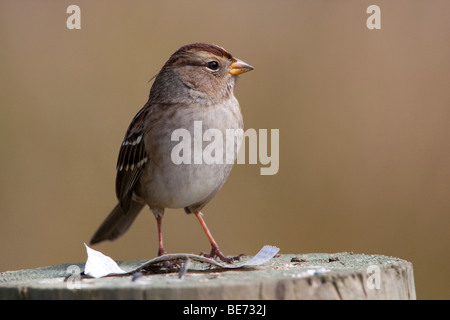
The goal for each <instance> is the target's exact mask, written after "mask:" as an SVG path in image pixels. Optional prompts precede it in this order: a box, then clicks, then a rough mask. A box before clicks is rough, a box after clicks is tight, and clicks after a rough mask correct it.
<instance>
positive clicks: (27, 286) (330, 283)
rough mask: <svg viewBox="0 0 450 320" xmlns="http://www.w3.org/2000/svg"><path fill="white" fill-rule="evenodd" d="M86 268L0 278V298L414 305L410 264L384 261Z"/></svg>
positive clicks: (341, 258) (306, 259)
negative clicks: (181, 269)
mask: <svg viewBox="0 0 450 320" xmlns="http://www.w3.org/2000/svg"><path fill="white" fill-rule="evenodd" d="M249 258H250V257H244V259H249ZM142 263H143V261H133V262H123V263H119V266H120V267H121V268H123V269H124V270H126V269H127V268H128V269H132V268H134V267H136V266H138V265H140V264H142ZM83 269H84V263H77V264H61V265H55V266H49V267H42V268H37V269H29V270H18V271H6V272H2V273H0V299H189V300H195V299H233V300H241V299H257V300H260V299H416V292H415V286H414V276H413V267H412V264H411V263H410V262H408V261H405V260H402V259H400V258H395V257H388V256H383V255H366V254H354V253H348V252H343V253H334V254H328V253H310V254H282V255H277V256H276V257H275V258H273V259H272V260H271V261H269V262H268V263H266V264H265V265H262V266H258V267H253V268H241V269H226V270H225V269H220V268H217V267H211V266H210V265H205V264H203V263H199V262H196V261H191V262H190V263H189V266H188V271H187V272H186V273H185V274H184V276H183V277H182V278H181V279H180V278H179V274H178V272H171V273H157V274H143V275H141V276H139V277H136V276H133V275H127V276H117V277H105V278H99V279H94V278H85V277H83V276H81V275H80V273H81V272H82V271H83Z"/></svg>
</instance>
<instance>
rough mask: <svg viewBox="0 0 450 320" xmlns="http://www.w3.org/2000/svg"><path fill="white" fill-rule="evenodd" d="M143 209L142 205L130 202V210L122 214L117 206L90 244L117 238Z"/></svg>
mask: <svg viewBox="0 0 450 320" xmlns="http://www.w3.org/2000/svg"><path fill="white" fill-rule="evenodd" d="M143 207H144V204H141V203H139V202H135V201H132V202H131V205H130V208H129V209H128V211H127V212H126V213H124V212H123V210H122V208H121V207H120V205H119V204H117V205H116V207H115V208H114V209H113V210H112V211H111V213H110V214H109V216H108V217H106V219H105V221H103V223H102V224H101V225H100V227H99V228H98V230H97V231H96V232H95V234H94V236H93V237H92V239H91V242H90V244H96V243H99V242H102V241H104V240H114V239H117V238H119V237H120V236H121V235H123V234H124V233H125V232H126V231H127V230H128V228H129V227H130V226H131V224H132V223H133V221H134V219H136V217H137V215H138V214H139V212H141V210H142V208H143Z"/></svg>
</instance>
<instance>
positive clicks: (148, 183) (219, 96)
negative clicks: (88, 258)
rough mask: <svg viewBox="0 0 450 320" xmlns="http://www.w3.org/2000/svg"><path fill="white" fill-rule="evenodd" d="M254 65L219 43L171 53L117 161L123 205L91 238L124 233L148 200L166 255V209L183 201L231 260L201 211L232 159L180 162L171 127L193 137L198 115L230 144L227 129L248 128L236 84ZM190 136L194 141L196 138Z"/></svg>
mask: <svg viewBox="0 0 450 320" xmlns="http://www.w3.org/2000/svg"><path fill="white" fill-rule="evenodd" d="M250 70H253V67H252V66H251V65H249V64H247V63H245V62H243V61H241V60H239V59H237V58H235V57H233V56H232V55H231V54H230V53H228V52H227V51H226V50H225V49H223V48H222V47H219V46H217V45H214V44H206V43H194V44H189V45H185V46H183V47H181V48H180V49H178V50H177V51H176V52H175V53H173V54H172V55H171V56H170V58H169V60H168V61H167V62H166V63H165V64H164V66H163V67H162V68H161V70H160V71H159V73H158V74H157V75H156V78H155V80H154V83H153V85H152V87H151V89H150V95H149V99H148V101H147V103H146V104H145V105H144V107H143V108H142V109H141V110H140V111H139V112H138V113H137V114H136V116H135V117H134V119H133V120H132V121H131V124H130V125H129V127H128V130H127V131H126V134H125V138H124V140H123V142H122V145H121V147H120V150H119V156H118V160H117V175H116V196H117V199H118V204H117V205H116V206H115V208H114V209H113V210H112V212H111V213H110V214H109V215H108V217H107V218H106V219H105V220H104V222H103V223H102V224H101V225H100V227H99V228H98V230H97V231H96V232H95V234H94V235H93V237H92V239H91V241H90V243H91V244H95V243H99V242H101V241H104V240H114V239H117V238H118V237H120V236H121V235H123V234H124V233H125V232H126V231H127V230H128V228H129V227H130V226H131V224H132V223H133V221H134V220H135V219H136V217H137V215H138V214H139V213H140V212H141V210H142V209H143V207H144V206H145V205H148V206H149V208H150V210H151V211H152V212H153V214H154V216H155V218H156V223H157V229H158V256H161V255H164V254H166V253H167V252H166V250H165V249H164V246H163V236H162V218H163V216H164V210H165V208H184V211H185V212H186V213H188V214H191V213H193V214H194V215H195V216H196V218H197V219H198V221H199V222H200V224H201V226H202V228H203V230H204V232H205V233H206V236H207V237H208V239H209V242H210V244H211V252H210V253H209V254H205V256H207V257H209V258H212V259H216V258H219V259H220V260H222V261H224V262H228V263H232V262H233V258H232V257H228V256H225V255H224V254H223V253H222V252H221V251H220V249H219V246H218V245H217V242H216V241H215V240H214V238H213V236H212V234H211V232H210V231H209V229H208V227H207V225H206V223H205V221H204V219H203V214H202V213H201V211H200V210H202V209H203V208H204V207H205V205H206V204H207V203H208V202H209V201H211V199H212V198H213V197H214V196H215V195H216V193H217V192H218V191H219V190H220V189H221V187H222V186H223V184H224V183H225V181H226V180H227V177H228V175H229V173H230V171H231V168H232V166H233V163H230V161H223V162H222V163H217V162H214V163H205V162H201V161H200V162H199V161H194V160H195V159H193V161H191V162H190V163H189V162H187V163H174V161H173V159H172V156H171V155H172V152H173V148H174V147H175V146H176V145H177V144H178V143H179V142H178V141H173V140H174V139H173V138H172V133H173V132H174V131H175V130H177V129H183V130H187V132H189V133H190V134H191V136H193V135H195V132H194V127H195V126H194V123H195V122H198V121H200V122H201V124H202V130H203V131H205V130H207V129H217V130H219V131H220V132H222V133H223V139H224V141H223V144H222V145H223V146H225V145H226V141H225V137H226V130H228V129H232V130H235V129H242V128H243V119H242V114H241V109H240V106H239V102H238V100H237V99H236V97H235V96H234V85H235V82H236V78H237V77H238V75H240V74H242V73H245V72H248V71H250ZM185 132H186V131H185ZM216 137H217V136H216ZM241 138H242V137H241ZM192 140H194V139H192ZM238 140H239V139H236V140H235V141H234V147H235V148H236V149H237V148H238V146H239V145H240V142H241V141H238ZM191 143H192V147H194V141H191ZM202 143H203V142H202ZM202 147H203V144H202ZM237 151H238V150H236V152H235V153H234V154H235V157H234V160H235V159H236V155H237ZM191 153H192V157H193V153H194V152H191ZM224 153H225V152H224ZM233 162H234V161H233Z"/></svg>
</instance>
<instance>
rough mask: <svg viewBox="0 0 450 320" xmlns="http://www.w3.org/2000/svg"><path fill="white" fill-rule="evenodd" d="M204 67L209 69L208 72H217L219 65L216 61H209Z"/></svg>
mask: <svg viewBox="0 0 450 320" xmlns="http://www.w3.org/2000/svg"><path fill="white" fill-rule="evenodd" d="M206 67H207V68H208V69H209V70H212V71H217V70H218V69H219V63H218V62H217V61H214V60H213V61H210V62H208V63H207V64H206Z"/></svg>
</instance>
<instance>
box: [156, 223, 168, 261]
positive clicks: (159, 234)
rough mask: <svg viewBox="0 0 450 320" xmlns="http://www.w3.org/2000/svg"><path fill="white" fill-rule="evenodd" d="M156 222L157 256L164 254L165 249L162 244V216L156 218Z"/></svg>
mask: <svg viewBox="0 0 450 320" xmlns="http://www.w3.org/2000/svg"><path fill="white" fill-rule="evenodd" d="M156 224H157V225H158V257H159V256H162V255H164V254H166V253H167V252H166V249H164V246H163V238H162V217H157V218H156Z"/></svg>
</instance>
